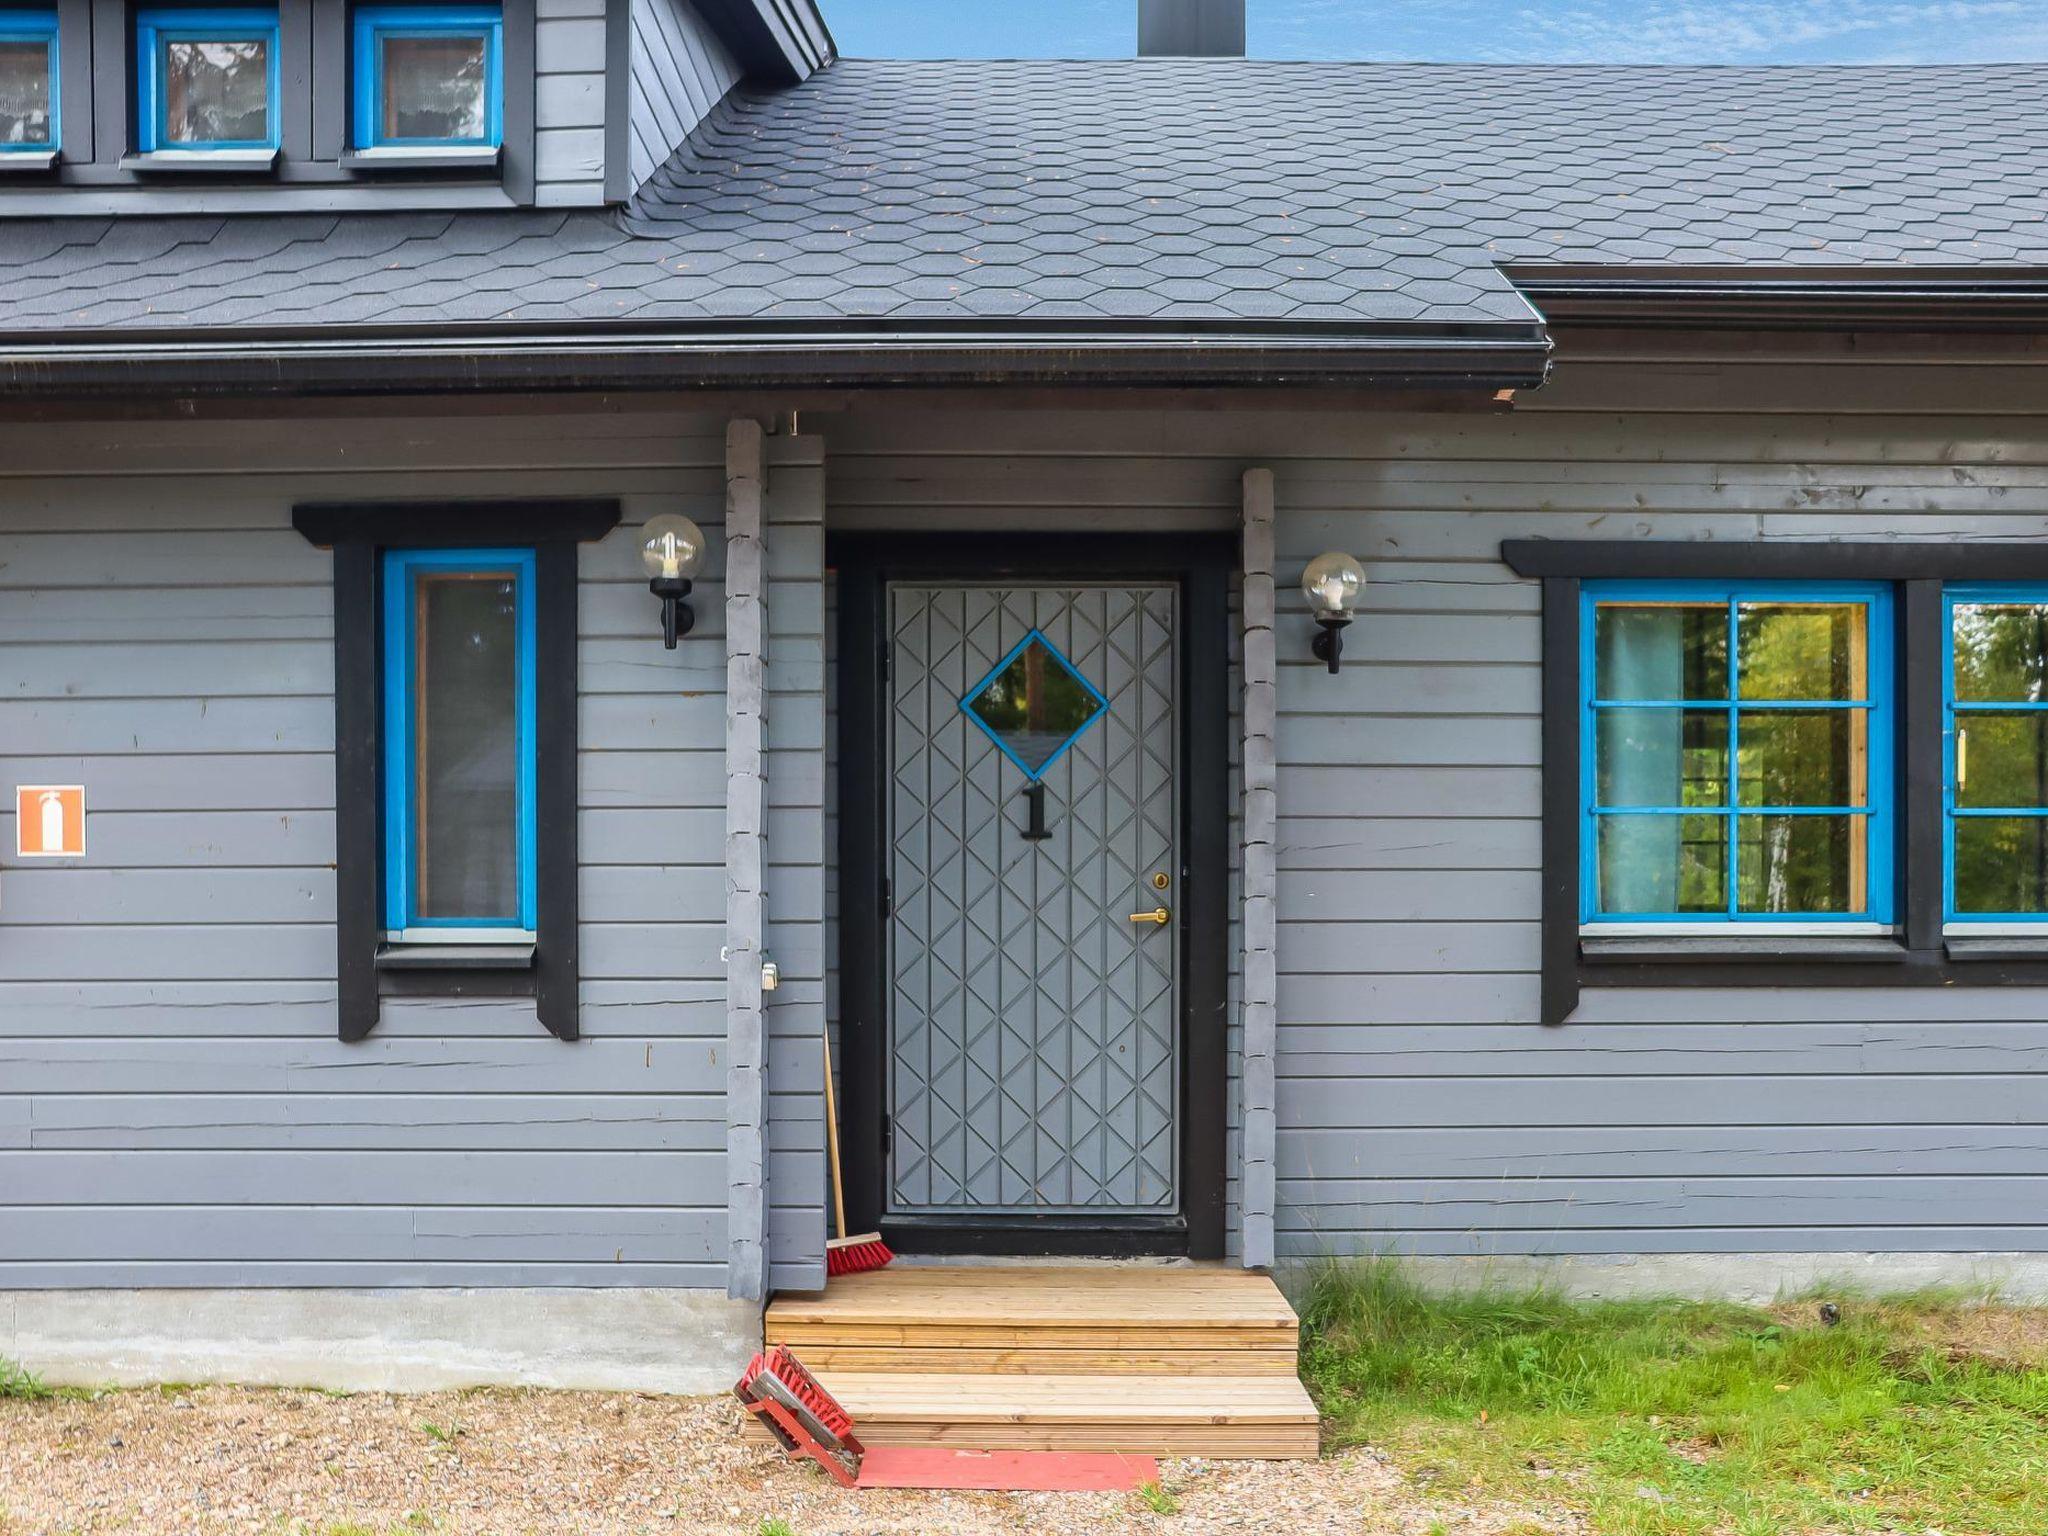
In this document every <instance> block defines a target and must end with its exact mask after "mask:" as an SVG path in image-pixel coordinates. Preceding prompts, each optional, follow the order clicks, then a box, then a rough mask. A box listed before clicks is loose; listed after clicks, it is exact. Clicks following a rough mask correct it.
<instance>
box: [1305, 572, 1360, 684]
mask: <svg viewBox="0 0 2048 1536" xmlns="http://www.w3.org/2000/svg"><path fill="white" fill-rule="evenodd" d="M1364 590H1365V567H1364V566H1362V565H1360V564H1359V563H1358V562H1357V561H1356V560H1354V559H1352V558H1351V556H1349V555H1347V554H1345V553H1343V552H1342V551H1341V550H1335V549H1333V550H1331V551H1329V552H1328V553H1327V554H1321V555H1317V556H1316V557H1315V559H1313V560H1311V561H1309V563H1308V569H1307V570H1305V571H1303V572H1302V573H1301V592H1302V596H1304V597H1306V598H1307V599H1308V606H1309V611H1310V612H1311V613H1313V614H1314V615H1315V618H1316V623H1317V624H1319V625H1320V626H1321V628H1320V629H1319V630H1318V632H1317V634H1316V637H1315V639H1313V640H1311V641H1310V642H1309V644H1308V648H1309V652H1310V654H1311V655H1313V656H1314V657H1315V659H1316V660H1317V661H1322V662H1328V663H1329V666H1330V670H1331V671H1332V672H1335V671H1336V670H1337V663H1338V661H1339V660H1340V659H1342V657H1343V655H1344V631H1345V629H1346V628H1347V627H1349V625H1350V623H1351V612H1352V610H1353V609H1354V608H1355V607H1357V606H1358V595H1359V593H1361V592H1363V591H1364Z"/></svg>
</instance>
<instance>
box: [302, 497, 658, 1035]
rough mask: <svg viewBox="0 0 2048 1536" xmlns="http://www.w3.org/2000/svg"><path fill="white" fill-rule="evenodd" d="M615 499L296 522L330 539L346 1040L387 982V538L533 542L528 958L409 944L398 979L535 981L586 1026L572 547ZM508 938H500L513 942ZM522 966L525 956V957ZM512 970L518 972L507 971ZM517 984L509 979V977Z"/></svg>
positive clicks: (310, 508) (457, 983) (439, 504)
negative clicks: (533, 757)
mask: <svg viewBox="0 0 2048 1536" xmlns="http://www.w3.org/2000/svg"><path fill="white" fill-rule="evenodd" d="M619 516H620V507H619V503H618V502H617V501H615V500H580V499H579V500H527V501H506V500H481V499H480V500H476V501H431V502H411V501H380V502H312V503H305V504H302V505H300V506H298V507H295V508H294V509H293V512H292V526H293V527H294V528H296V529H297V530H298V531H299V533H300V534H301V535H303V536H304V537H305V538H306V539H307V540H308V541H309V542H310V543H313V544H315V545H317V546H319V547H320V548H323V549H331V550H332V551H333V552H334V728H335V738H334V813H335V898H336V913H335V945H336V956H335V979H336V985H337V987H338V990H339V1002H340V1010H339V1029H338V1033H339V1034H340V1037H341V1038H342V1039H343V1040H345V1041H357V1040H362V1039H365V1038H367V1037H368V1035H369V1033H370V1031H371V1030H373V1029H374V1028H376V1025H377V1019H378V1015H379V1012H380V1008H381V995H380V994H381V993H382V992H383V990H384V988H383V986H382V984H381V982H380V976H383V975H386V974H390V973H387V972H385V971H384V970H383V969H382V968H381V967H380V966H379V963H378V962H379V951H380V948H381V947H382V944H383V937H384V901H383V896H384V879H383V817H384V795H383V787H382V783H383V742H382V728H381V724H380V722H381V720H382V710H381V694H382V689H383V667H382V664H381V657H380V654H379V650H380V642H379V636H380V633H381V629H382V626H381V625H380V624H379V623H378V622H377V619H378V612H379V607H380V599H381V594H380V593H379V591H378V585H379V581H380V574H379V573H380V567H381V564H382V562H381V561H380V559H379V556H380V554H381V552H382V551H383V550H386V549H433V548H462V547H465V546H468V545H472V544H475V543H477V542H478V541H479V539H486V538H487V539H488V541H489V542H491V543H492V544H494V545H501V546H517V547H522V548H523V547H531V548H532V549H533V550H534V551H535V553H536V557H537V558H536V572H537V574H536V588H537V590H536V593H535V598H536V612H535V653H536V658H537V664H538V667H539V674H540V675H539V677H538V679H537V684H538V692H537V697H536V700H535V703H536V719H535V734H536V737H537V738H538V758H539V760H538V763H537V773H536V784H535V794H536V798H537V800H538V813H539V815H538V819H539V831H538V837H537V840H536V845H535V849H534V854H535V862H536V878H537V881H538V885H539V903H538V911H537V918H538V922H537V927H536V937H535V943H534V947H533V950H532V954H531V958H530V961H529V960H528V958H527V957H526V955H525V954H524V952H522V953H521V954H519V955H518V956H516V957H514V956H511V955H509V954H508V957H507V970H493V969H492V968H491V967H490V966H489V965H487V964H485V963H484V962H485V961H486V960H487V959H488V958H489V957H487V956H479V955H477V954H475V953H473V952H469V951H464V952H462V953H459V954H457V953H453V952H451V953H450V954H449V955H448V956H446V957H445V959H446V961H447V963H446V964H445V965H440V966H430V965H428V964H427V960H428V959H429V958H431V957H421V956H410V957H408V963H407V965H406V966H405V968H404V970H403V972H402V973H401V975H402V980H401V981H397V982H395V984H394V986H393V989H392V990H393V991H401V990H403V991H420V990H428V991H431V992H434V993H437V994H440V995H446V994H448V993H464V992H469V991H472V990H474V989H476V988H477V986H478V984H479V980H480V978H481V977H486V976H487V977H489V978H491V980H492V982H493V983H495V984H496V985H497V986H499V988H500V989H501V990H503V989H505V988H506V987H508V986H510V987H511V989H512V990H515V991H517V990H523V989H524V988H525V987H527V986H530V987H531V989H532V992H533V997H534V1009H535V1013H536V1015H537V1017H538V1018H539V1020H540V1022H541V1024H542V1025H543V1026H545V1027H546V1028H547V1030H548V1031H549V1032H550V1033H551V1034H553V1035H555V1036H556V1037H557V1038H559V1039H562V1040H574V1039H577V1038H578V1037H579V1035H580V1034H581V1028H580V1024H579V1012H580V1008H579V993H580V985H581V983H580V960H579V955H578V944H579V928H578V923H579V915H578V910H577V892H576V887H577V851H576V696H577V668H576V603H577V570H576V565H577V546H578V545H579V544H581V543H588V542H591V541H594V540H597V539H601V538H603V537H604V536H605V535H606V534H607V533H609V532H610V531H611V530H612V529H613V528H614V527H616V526H617V525H618V521H619ZM513 947H514V946H508V947H507V948H508V950H510V949H511V948H513ZM529 966H530V969H529V968H528V967H529ZM514 969H516V970H517V972H518V974H517V975H513V974H510V972H511V971H512V970H514ZM514 983H516V986H515V985H513V984H514Z"/></svg>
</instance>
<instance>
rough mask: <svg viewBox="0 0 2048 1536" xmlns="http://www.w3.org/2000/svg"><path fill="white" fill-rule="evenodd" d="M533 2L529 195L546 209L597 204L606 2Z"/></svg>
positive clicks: (601, 175)
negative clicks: (532, 187)
mask: <svg viewBox="0 0 2048 1536" xmlns="http://www.w3.org/2000/svg"><path fill="white" fill-rule="evenodd" d="M535 3H536V7H537V10H536V15H535V23H534V43H533V62H534V103H533V166H534V177H533V179H534V189H533V199H534V202H535V203H537V204H539V205H540V206H541V207H543V208H548V207H570V206H575V205H578V204H589V203H601V202H603V201H604V195H605V163H604V162H605V116H606V101H605V96H606V93H605V60H606V49H605V5H606V3H607V0H535ZM610 3H611V4H614V5H624V4H626V3H627V0H610Z"/></svg>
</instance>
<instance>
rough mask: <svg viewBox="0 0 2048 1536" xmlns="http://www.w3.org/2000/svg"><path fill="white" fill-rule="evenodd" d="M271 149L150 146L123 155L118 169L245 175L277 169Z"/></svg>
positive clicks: (178, 173) (273, 152)
mask: <svg viewBox="0 0 2048 1536" xmlns="http://www.w3.org/2000/svg"><path fill="white" fill-rule="evenodd" d="M277 154H278V152H277V151H276V150H274V149H152V150H149V151H148V152H147V153H144V154H137V155H123V156H122V157H121V169H122V170H124V171H144V172H147V173H149V174H151V175H154V174H156V173H158V172H169V173H172V174H175V175H180V176H185V175H198V176H247V175H249V174H250V173H251V172H267V171H274V170H276V169H277Z"/></svg>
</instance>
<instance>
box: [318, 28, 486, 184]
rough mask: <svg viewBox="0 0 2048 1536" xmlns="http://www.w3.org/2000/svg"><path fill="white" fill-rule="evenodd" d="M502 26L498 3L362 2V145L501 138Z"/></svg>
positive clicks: (358, 70)
mask: <svg viewBox="0 0 2048 1536" xmlns="http://www.w3.org/2000/svg"><path fill="white" fill-rule="evenodd" d="M504 32H505V23H504V15H503V12H502V11H501V10H500V8H499V7H498V6H495V5H443V6H429V5H420V6H408V5H375V6H361V7H358V8H357V10H356V12H355V47H354V54H355V67H354V76H355V84H354V91H355V110H354V113H353V119H354V142H355V146H356V148H357V149H377V148H381V147H400V146H419V147H429V146H433V145H477V146H496V145H498V144H500V143H502V142H503V140H504V136H505V114H504V94H505V92H504V59H503V54H504Z"/></svg>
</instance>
